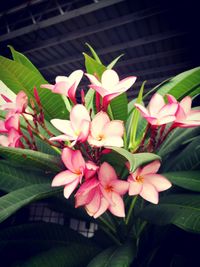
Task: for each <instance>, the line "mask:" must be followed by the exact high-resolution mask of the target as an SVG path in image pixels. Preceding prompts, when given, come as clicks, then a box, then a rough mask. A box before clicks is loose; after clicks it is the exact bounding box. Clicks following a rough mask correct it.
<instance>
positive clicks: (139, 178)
mask: <svg viewBox="0 0 200 267" xmlns="http://www.w3.org/2000/svg"><path fill="white" fill-rule="evenodd" d="M143 181H144V177H142V176H140V175H138V176H136V182H138V183H143Z"/></svg>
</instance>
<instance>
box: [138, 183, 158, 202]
mask: <svg viewBox="0 0 200 267" xmlns="http://www.w3.org/2000/svg"><path fill="white" fill-rule="evenodd" d="M140 196H141V197H142V198H144V199H145V200H147V201H149V202H151V203H153V204H158V192H157V190H156V188H155V187H154V186H153V185H152V184H149V183H143V186H142V190H141V192H140Z"/></svg>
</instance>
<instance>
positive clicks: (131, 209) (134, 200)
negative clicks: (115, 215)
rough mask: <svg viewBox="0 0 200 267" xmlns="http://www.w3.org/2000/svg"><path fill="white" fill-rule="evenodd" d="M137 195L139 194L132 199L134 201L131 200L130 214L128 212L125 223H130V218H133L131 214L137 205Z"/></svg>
mask: <svg viewBox="0 0 200 267" xmlns="http://www.w3.org/2000/svg"><path fill="white" fill-rule="evenodd" d="M137 197H138V196H135V197H134V198H133V199H132V201H131V205H130V207H129V210H128V214H127V217H126V219H125V224H128V223H129V220H130V218H131V214H132V212H133V208H134V206H135V203H136V200H137Z"/></svg>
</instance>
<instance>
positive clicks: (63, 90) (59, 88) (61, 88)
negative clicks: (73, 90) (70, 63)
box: [52, 82, 69, 96]
mask: <svg viewBox="0 0 200 267" xmlns="http://www.w3.org/2000/svg"><path fill="white" fill-rule="evenodd" d="M68 90H69V83H68V82H58V83H56V84H55V86H54V88H53V90H52V92H54V93H56V94H61V95H65V96H68Z"/></svg>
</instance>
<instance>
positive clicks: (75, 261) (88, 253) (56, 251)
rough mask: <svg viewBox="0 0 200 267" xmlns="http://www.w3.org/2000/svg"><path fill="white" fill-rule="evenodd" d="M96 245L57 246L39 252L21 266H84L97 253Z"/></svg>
mask: <svg viewBox="0 0 200 267" xmlns="http://www.w3.org/2000/svg"><path fill="white" fill-rule="evenodd" d="M97 252H99V250H97V249H96V248H95V247H94V246H88V245H83V244H82V245H80V244H73V243H72V244H71V245H70V246H68V247H56V248H52V249H50V250H48V251H44V252H42V253H39V254H38V255H36V256H34V257H32V258H31V259H30V260H28V261H26V262H25V263H24V264H22V265H20V266H21V267H44V266H45V267H55V266H59V267H66V266H70V267H82V266H85V265H86V264H87V263H88V261H89V260H90V259H91V258H92V257H93V256H95V255H96V254H97ZM77 255H78V257H77Z"/></svg>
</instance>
